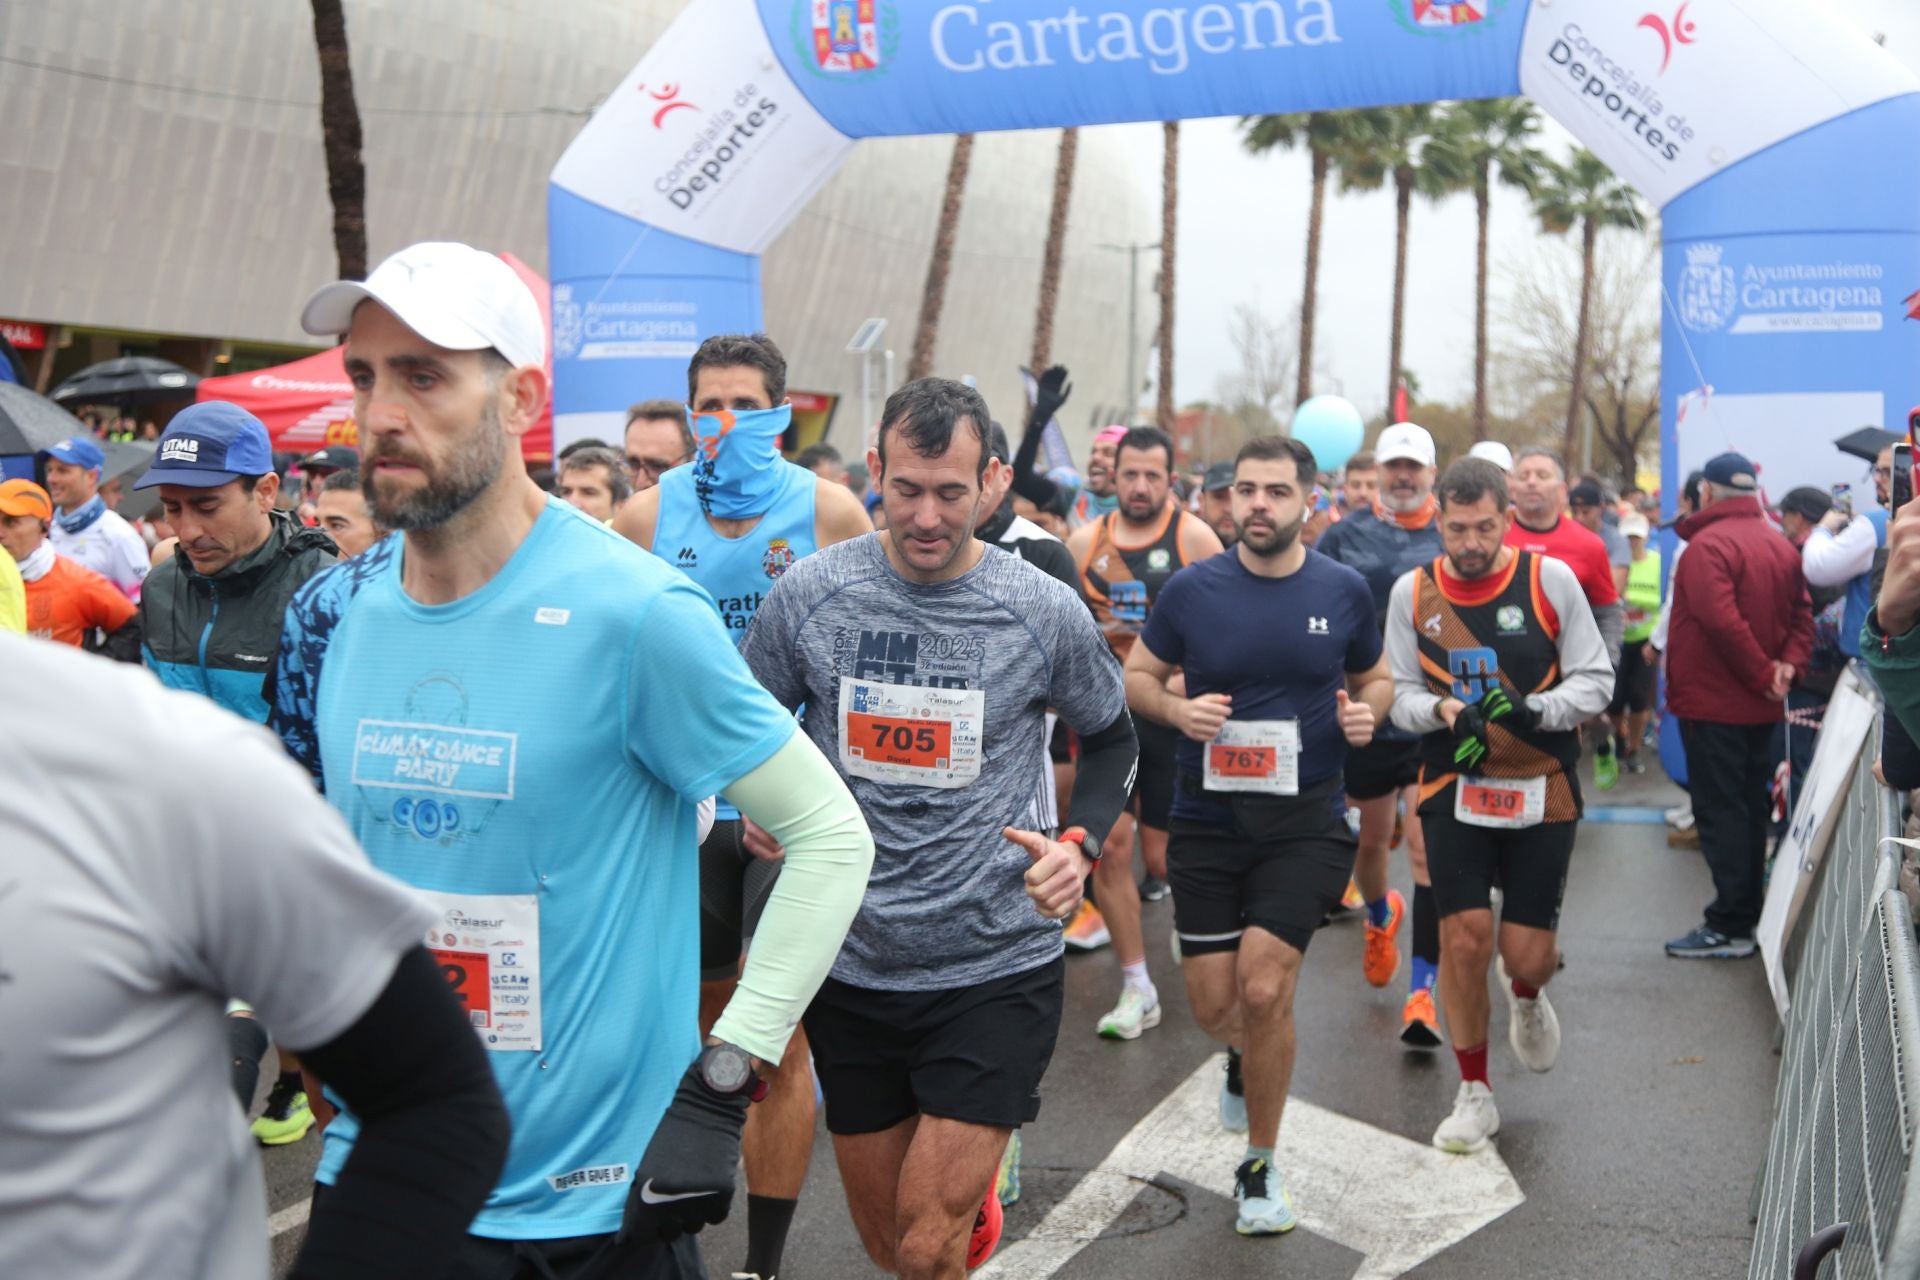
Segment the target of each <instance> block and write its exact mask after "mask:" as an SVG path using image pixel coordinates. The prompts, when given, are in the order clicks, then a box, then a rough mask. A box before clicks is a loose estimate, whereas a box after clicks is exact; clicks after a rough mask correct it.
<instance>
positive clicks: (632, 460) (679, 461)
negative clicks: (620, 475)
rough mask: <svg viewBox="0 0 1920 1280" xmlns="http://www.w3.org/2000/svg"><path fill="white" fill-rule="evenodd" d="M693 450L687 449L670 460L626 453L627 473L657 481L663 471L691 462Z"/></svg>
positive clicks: (637, 477)
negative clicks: (664, 460) (640, 456)
mask: <svg viewBox="0 0 1920 1280" xmlns="http://www.w3.org/2000/svg"><path fill="white" fill-rule="evenodd" d="M695 452H696V450H693V449H689V450H687V451H686V452H685V453H683V454H681V455H680V456H679V457H677V458H675V459H673V461H671V462H662V461H660V460H659V459H658V458H636V457H634V456H633V455H632V454H628V455H627V457H626V463H627V474H628V475H631V476H633V477H634V478H635V479H636V480H637V479H639V478H640V477H641V476H645V477H647V478H648V479H649V480H653V481H656V482H657V481H658V480H659V479H660V477H661V475H663V474H664V473H666V472H668V471H671V470H673V469H674V468H675V467H678V466H681V465H683V464H685V463H688V462H692V461H693V455H694V453H695Z"/></svg>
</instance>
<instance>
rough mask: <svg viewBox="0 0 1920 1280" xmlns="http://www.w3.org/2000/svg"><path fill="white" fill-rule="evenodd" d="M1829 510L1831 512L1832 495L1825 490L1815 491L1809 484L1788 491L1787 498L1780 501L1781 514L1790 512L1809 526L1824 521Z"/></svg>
mask: <svg viewBox="0 0 1920 1280" xmlns="http://www.w3.org/2000/svg"><path fill="white" fill-rule="evenodd" d="M1831 510H1833V495H1832V494H1830V493H1828V492H1827V491H1826V490H1825V489H1816V488H1815V487H1814V486H1812V485H1810V484H1803V485H1801V486H1800V487H1798V488H1796V489H1789V490H1787V496H1786V497H1784V498H1782V499H1780V511H1781V513H1782V514H1785V513H1786V512H1789V511H1791V512H1793V514H1795V515H1797V516H1799V517H1800V518H1801V519H1802V520H1805V521H1806V522H1807V523H1809V524H1815V523H1818V522H1819V521H1821V520H1824V519H1825V518H1826V515H1827V512H1829V511H1831Z"/></svg>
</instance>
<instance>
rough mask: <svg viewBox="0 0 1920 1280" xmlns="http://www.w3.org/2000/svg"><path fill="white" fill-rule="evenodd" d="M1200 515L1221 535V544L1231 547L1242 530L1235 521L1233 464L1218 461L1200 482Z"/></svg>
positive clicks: (1209, 526)
mask: <svg viewBox="0 0 1920 1280" xmlns="http://www.w3.org/2000/svg"><path fill="white" fill-rule="evenodd" d="M1200 516H1201V518H1202V519H1204V520H1205V521H1206V522H1207V527H1208V528H1210V529H1212V530H1213V531H1214V532H1215V533H1217V534H1219V535H1220V545H1221V546H1222V547H1225V548H1231V547H1232V546H1233V544H1234V543H1235V542H1236V541H1238V540H1239V537H1240V531H1239V530H1238V529H1237V528H1236V527H1235V525H1234V523H1233V464H1232V463H1231V462H1216V463H1214V464H1213V465H1212V466H1210V467H1208V468H1207V472H1206V476H1205V478H1203V479H1202V480H1201V482H1200Z"/></svg>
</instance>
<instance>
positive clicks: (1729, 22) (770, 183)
mask: <svg viewBox="0 0 1920 1280" xmlns="http://www.w3.org/2000/svg"><path fill="white" fill-rule="evenodd" d="M1823 9H1824V6H1820V5H1808V4H1805V3H1800V2H1798V0H1685V2H1684V3H1682V2H1681V0H1220V2H1219V3H1171V2H1167V3H1146V2H1144V0H694V2H693V3H692V4H690V5H689V6H688V7H687V9H686V10H685V11H684V12H683V13H682V14H681V16H680V17H679V18H678V19H677V20H676V21H675V22H674V23H673V24H672V25H671V26H670V27H669V28H668V29H667V31H666V32H665V33H664V34H663V35H662V36H661V38H660V39H659V41H658V42H657V43H656V44H655V45H654V46H653V47H652V48H651V49H649V50H648V52H647V54H646V56H645V57H644V58H643V59H641V61H640V64H639V65H638V66H636V67H635V68H634V69H633V71H632V72H631V73H630V74H629V75H628V76H627V78H626V79H625V80H624V81H623V82H622V83H621V85H620V86H619V88H618V89H617V90H616V91H615V92H614V93H613V94H612V95H611V97H610V98H609V99H608V101H607V103H606V105H605V106H603V107H602V108H601V110H600V111H599V112H598V113H596V114H595V116H594V117H593V119H592V120H590V121H589V122H588V124H587V126H586V127H585V128H584V129H583V130H582V132H581V133H580V135H579V137H578V138H577V139H575V141H574V142H573V144H572V145H571V146H570V147H569V148H568V150H567V152H566V154H565V155H564V156H563V157H562V158H561V160H560V163H559V164H558V165H557V166H556V167H555V169H554V172H553V178H552V185H551V189H550V192H549V222H548V227H549V237H550V240H551V255H550V267H551V272H552V278H553V286H554V289H553V321H554V358H555V380H556V391H555V410H556V415H555V436H556V438H557V441H558V442H559V443H564V442H565V441H567V440H569V439H574V438H577V437H579V436H582V435H589V434H592V435H607V436H608V438H617V435H618V432H619V430H620V414H621V411H622V410H623V409H624V408H625V406H627V405H629V404H631V403H632V402H634V401H635V400H638V399H640V398H642V397H645V396H656V395H665V396H673V397H675V398H678V397H679V396H680V395H681V394H683V392H682V388H684V386H685V381H684V379H685V371H686V361H687V357H688V356H689V355H691V354H692V352H693V349H694V347H695V345H697V343H698V342H699V341H700V339H702V338H703V337H706V336H707V335H709V334H713V333H721V332H729V331H741V330H752V329H755V328H758V327H759V326H760V324H761V309H760V271H759V255H760V253H761V251H762V250H763V249H765V247H766V246H767V245H768V244H769V243H771V242H772V240H773V239H774V237H775V236H776V235H777V234H778V233H779V232H780V230H781V229H782V228H783V227H784V226H785V225H786V224H787V222H788V221H789V220H790V219H791V218H793V217H794V216H795V214H796V213H797V212H798V211H799V209H800V208H801V206H802V205H804V204H805V203H806V201H807V200H808V198H809V197H810V196H811V195H812V194H813V193H814V192H815V191H816V190H818V189H819V187H820V185H821V184H822V183H824V182H825V181H826V179H827V178H828V177H829V176H830V175H831V174H832V173H833V171H834V169H835V168H836V167H837V166H838V165H839V163H840V162H841V160H842V159H843V158H844V157H845V156H846V154H847V152H848V150H849V149H850V148H851V147H852V146H853V144H854V141H855V140H856V139H858V138H863V137H875V136H882V135H895V134H923V133H956V132H962V131H986V130H994V129H1027V128H1041V127H1058V126H1064V125H1096V124H1116V123H1122V122H1127V121H1142V120H1172V119H1188V118H1197V117H1206V116H1232V115H1253V114H1262V113H1269V112H1294V111H1311V110H1332V109H1339V108H1347V107H1364V106H1380V105H1387V104H1394V103H1406V102H1428V101H1436V100H1444V99H1456V98H1490V97H1500V96H1505V95H1509V94H1514V93H1525V94H1526V95H1528V96H1529V97H1531V98H1532V99H1533V100H1534V101H1535V102H1536V103H1538V104H1539V105H1540V106H1541V108H1543V109H1544V110H1545V111H1547V112H1549V113H1550V114H1551V115H1553V116H1554V117H1555V118H1556V119H1558V120H1559V121H1560V122H1561V123H1562V124H1564V125H1565V126H1566V127H1567V128H1568V129H1569V130H1570V131H1571V132H1572V133H1573V134H1574V135H1575V136H1576V137H1577V138H1579V139H1580V141H1581V142H1582V143H1584V144H1585V145H1586V146H1587V147H1588V148H1590V149H1591V150H1593V151H1594V152H1595V153H1597V154H1598V155H1599V156H1600V157H1601V158H1602V159H1604V160H1605V161H1606V162H1607V163H1608V164H1610V165H1611V166H1612V167H1613V168H1614V170H1615V171H1616V172H1617V173H1619V174H1620V175H1621V176H1622V177H1623V178H1625V179H1627V180H1628V181H1631V182H1632V183H1634V184H1635V186H1637V187H1638V188H1639V189H1640V190H1641V191H1642V192H1643V193H1644V194H1645V195H1646V196H1647V197H1648V199H1649V200H1650V201H1652V202H1653V203H1654V204H1655V205H1657V206H1658V207H1659V208H1660V210H1661V226H1662V235H1663V239H1664V268H1663V285H1664V299H1663V326H1664V333H1663V340H1662V356H1663V368H1664V384H1663V388H1662V408H1663V414H1662V416H1663V427H1664V432H1665V438H1666V442H1667V445H1668V447H1667V448H1666V450H1665V451H1664V453H1665V459H1666V468H1667V472H1666V477H1665V479H1666V483H1665V485H1664V488H1665V490H1666V493H1667V495H1668V500H1669V502H1670V501H1671V495H1672V494H1673V492H1674V490H1675V488H1676V487H1677V486H1676V479H1677V477H1678V476H1679V475H1681V474H1683V473H1684V470H1685V469H1686V468H1688V467H1691V466H1696V465H1698V464H1699V463H1700V462H1701V461H1703V460H1704V459H1705V458H1707V457H1709V456H1711V455H1712V454H1714V453H1718V452H1720V451H1721V450H1723V449H1725V448H1727V447H1729V446H1733V447H1738V448H1740V449H1741V450H1743V451H1744V452H1747V453H1748V454H1749V455H1750V456H1752V457H1753V458H1754V460H1755V461H1756V462H1758V463H1760V465H1761V467H1762V472H1763V475H1762V479H1763V483H1765V484H1766V486H1767V487H1768V488H1769V489H1770V490H1771V491H1772V492H1773V493H1774V494H1775V495H1778V494H1779V493H1781V492H1784V490H1785V489H1786V488H1788V487H1791V486H1792V485H1795V484H1802V483H1829V482H1836V481H1842V480H1854V479H1858V478H1859V475H1860V467H1859V465H1858V463H1857V462H1849V461H1847V460H1845V459H1843V458H1842V457H1841V455H1839V454H1838V453H1837V452H1835V451H1834V450H1833V449H1832V448H1831V446H1830V445H1829V443H1828V441H1829V440H1830V439H1831V438H1832V437H1834V436H1838V435H1840V434H1842V433H1843V432H1845V431H1848V430H1851V429H1854V428H1857V427H1860V426H1863V425H1867V424H1870V423H1872V424H1883V425H1888V426H1900V425H1904V422H1905V417H1906V412H1907V409H1908V407H1909V406H1911V405H1914V404H1916V403H1920V324H1916V323H1914V321H1912V320H1910V319H1909V314H1908V313H1909V310H1910V307H1911V308H1912V309H1915V310H1920V303H1911V304H1910V302H1909V299H1910V298H1912V297H1913V296H1914V295H1916V294H1920V178H1917V176H1916V165H1915V161H1914V155H1915V142H1916V140H1920V81H1916V80H1915V78H1914V77H1913V76H1912V75H1911V74H1909V73H1908V72H1907V71H1906V70H1905V69H1904V68H1902V67H1901V66H1900V65H1899V64H1898V63H1897V62H1895V61H1894V60H1893V59H1892V58H1891V57H1890V56H1889V55H1888V54H1886V53H1885V52H1884V51H1883V50H1881V49H1880V48H1878V47H1877V46H1876V45H1875V44H1873V43H1872V42H1871V41H1870V40H1868V39H1866V38H1865V36H1864V35H1863V34H1862V33H1860V32H1859V31H1858V30H1856V29H1854V28H1852V27H1850V26H1848V25H1847V24H1846V23H1844V22H1843V21H1840V20H1838V19H1834V18H1831V17H1828V16H1826V15H1825V14H1824V13H1823Z"/></svg>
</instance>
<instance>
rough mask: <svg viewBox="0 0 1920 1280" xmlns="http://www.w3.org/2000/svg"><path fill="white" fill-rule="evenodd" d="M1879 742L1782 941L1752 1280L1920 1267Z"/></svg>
mask: <svg viewBox="0 0 1920 1280" xmlns="http://www.w3.org/2000/svg"><path fill="white" fill-rule="evenodd" d="M1878 741H1879V734H1878V732H1877V730H1876V732H1875V733H1873V734H1872V735H1871V737H1870V740H1869V741H1868V743H1867V746H1866V749H1865V750H1864V751H1863V752H1862V753H1861V758H1860V760H1859V761H1858V763H1857V765H1856V767H1855V769H1854V773H1853V779H1852V782H1851V783H1850V784H1849V787H1848V790H1847V794H1846V796H1845V798H1844V800H1843V801H1842V803H1843V805H1844V808H1843V810H1842V812H1841V815H1840V819H1839V822H1838V824H1837V825H1836V827H1835V830H1834V835H1833V842H1832V844H1831V845H1830V846H1829V848H1828V850H1827V853H1826V857H1825V859H1824V860H1823V861H1822V863H1821V865H1820V870H1819V871H1818V873H1817V874H1816V876H1815V878H1814V880H1813V883H1812V885H1811V887H1810V888H1809V890H1808V896H1807V899H1806V903H1805V905H1804V907H1803V908H1802V911H1801V916H1800V921H1799V925H1798V928H1797V931H1796V934H1795V937H1794V939H1793V941H1792V942H1791V943H1790V945H1789V948H1788V951H1787V972H1788V974H1789V975H1790V978H1789V991H1790V1000H1791V1003H1790V1005H1789V1007H1788V1012H1787V1022H1786V1028H1785V1034H1784V1042H1783V1047H1782V1055H1781V1062H1780V1078H1779V1082H1778V1084H1777V1086H1776V1088H1775V1093H1774V1115H1773V1132H1772V1136H1771V1140H1770V1141H1769V1144H1768V1149H1767V1161H1766V1166H1765V1170H1764V1172H1763V1174H1762V1178H1761V1183H1760V1186H1759V1188H1758V1191H1757V1194H1756V1205H1755V1210H1756V1223H1755V1231H1754V1242H1753V1257H1752V1261H1751V1264H1750V1266H1749V1268H1748V1276H1749V1278H1750V1280H1786V1278H1787V1277H1794V1278H1795V1280H1800V1277H1809V1278H1811V1277H1814V1276H1816V1275H1817V1276H1820V1277H1873V1278H1876V1280H1877V1278H1879V1277H1888V1278H1889V1280H1891V1278H1894V1277H1900V1278H1902V1280H1905V1278H1908V1277H1920V1179H1917V1178H1915V1177H1914V1176H1913V1173H1914V1169H1913V1164H1914V1155H1915V1151H1914V1147H1915V1140H1916V1134H1915V1127H1916V1120H1917V1119H1920V948H1916V946H1915V943H1914V926H1913V917H1912V913H1911V912H1910V911H1909V909H1908V906H1907V901H1906V899H1905V898H1904V897H1902V896H1901V894H1900V892H1899V891H1898V889H1897V888H1896V885H1897V878H1898V874H1899V870H1900V858H1901V855H1902V852H1903V850H1902V847H1901V846H1899V845H1888V844H1884V843H1883V841H1884V839H1885V838H1886V837H1888V836H1897V835H1899V834H1901V827H1900V822H1901V816H1900V803H1899V798H1898V797H1897V796H1896V795H1894V794H1893V793H1892V792H1890V791H1888V790H1887V789H1886V788H1885V787H1883V786H1881V785H1880V784H1879V783H1878V782H1877V781H1876V780H1875V779H1874V776H1873V761H1874V757H1875V753H1876V751H1877V744H1878ZM1841 1223H1844V1224H1846V1228H1845V1232H1844V1235H1841V1236H1839V1239H1840V1244H1839V1248H1838V1249H1837V1251H1834V1252H1831V1253H1826V1252H1825V1251H1826V1250H1827V1249H1829V1248H1830V1247H1831V1243H1832V1240H1833V1238H1834V1236H1836V1235H1838V1233H1834V1232H1828V1231H1827V1229H1828V1228H1831V1227H1833V1226H1834V1225H1835V1224H1841ZM1823 1232H1825V1233H1827V1234H1826V1236H1825V1238H1824V1239H1822V1240H1821V1241H1818V1242H1816V1243H1815V1244H1814V1245H1813V1246H1812V1247H1809V1241H1812V1240H1814V1238H1815V1237H1816V1236H1818V1235H1821V1233H1823ZM1803 1250H1805V1251H1806V1252H1805V1256H1804V1257H1803V1256H1802V1253H1803ZM1823 1254H1824V1255H1825V1256H1824V1261H1823V1260H1822V1255H1823Z"/></svg>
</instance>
